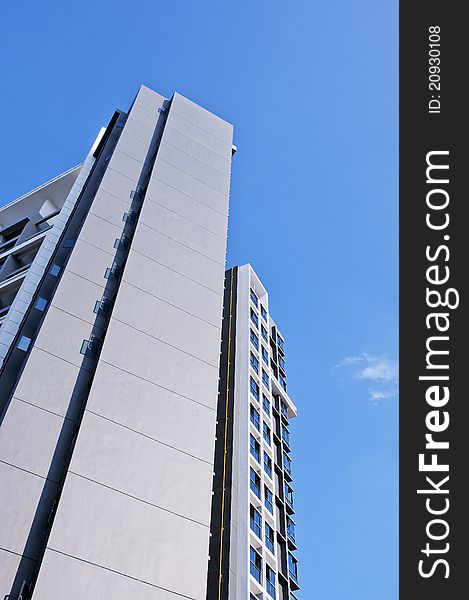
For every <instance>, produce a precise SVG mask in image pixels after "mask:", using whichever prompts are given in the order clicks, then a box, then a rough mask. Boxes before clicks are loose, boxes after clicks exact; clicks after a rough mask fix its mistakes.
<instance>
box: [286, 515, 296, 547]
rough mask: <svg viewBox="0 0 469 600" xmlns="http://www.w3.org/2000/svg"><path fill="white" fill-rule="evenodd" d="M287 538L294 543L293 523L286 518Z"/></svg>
mask: <svg viewBox="0 0 469 600" xmlns="http://www.w3.org/2000/svg"><path fill="white" fill-rule="evenodd" d="M287 536H288V538H289V539H290V540H291V541H292V542H293V543H295V523H294V522H293V521H292V520H291V519H290V517H289V516H287Z"/></svg>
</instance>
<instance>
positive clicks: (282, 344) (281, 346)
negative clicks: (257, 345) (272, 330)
mask: <svg viewBox="0 0 469 600" xmlns="http://www.w3.org/2000/svg"><path fill="white" fill-rule="evenodd" d="M284 343H285V342H284V341H283V340H282V338H281V337H280V336H279V335H278V334H277V345H278V347H279V348H280V350H282V352H283V350H284Z"/></svg>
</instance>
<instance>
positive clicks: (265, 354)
mask: <svg viewBox="0 0 469 600" xmlns="http://www.w3.org/2000/svg"><path fill="white" fill-rule="evenodd" d="M262 360H263V361H264V362H265V364H266V365H268V364H269V352H268V350H266V349H265V348H264V346H262Z"/></svg>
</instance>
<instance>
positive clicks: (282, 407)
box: [280, 400, 288, 419]
mask: <svg viewBox="0 0 469 600" xmlns="http://www.w3.org/2000/svg"><path fill="white" fill-rule="evenodd" d="M280 412H281V413H282V415H283V416H284V417H286V418H287V419H288V406H287V405H286V404H285V402H284V401H283V400H280Z"/></svg>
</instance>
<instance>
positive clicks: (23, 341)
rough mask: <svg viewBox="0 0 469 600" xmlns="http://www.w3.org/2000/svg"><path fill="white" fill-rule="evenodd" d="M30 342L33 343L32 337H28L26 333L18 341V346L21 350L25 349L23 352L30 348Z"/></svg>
mask: <svg viewBox="0 0 469 600" xmlns="http://www.w3.org/2000/svg"><path fill="white" fill-rule="evenodd" d="M30 343H31V338H28V337H26V336H25V335H22V336H21V337H20V341H19V342H18V346H17V348H18V349H19V350H23V352H26V351H27V350H28V348H29V344H30Z"/></svg>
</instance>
